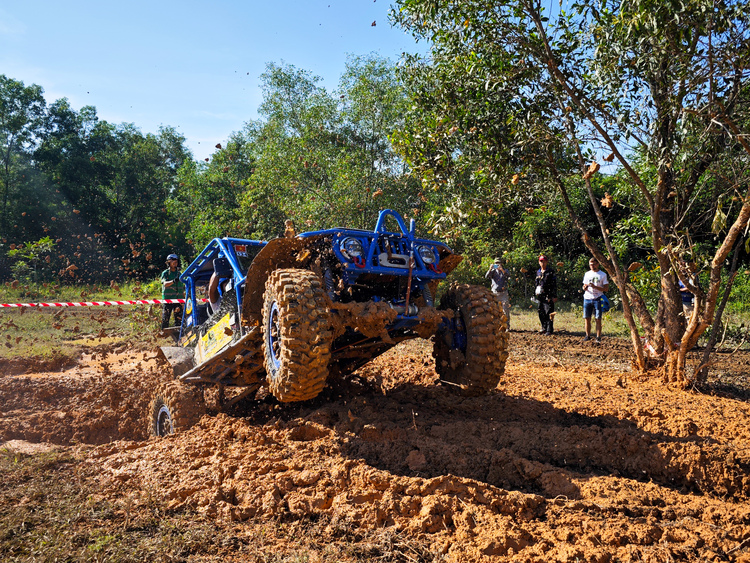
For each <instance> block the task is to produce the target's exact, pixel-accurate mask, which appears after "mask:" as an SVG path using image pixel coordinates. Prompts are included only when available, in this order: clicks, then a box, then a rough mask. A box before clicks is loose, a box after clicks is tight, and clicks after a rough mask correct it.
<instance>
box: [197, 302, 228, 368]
mask: <svg viewBox="0 0 750 563" xmlns="http://www.w3.org/2000/svg"><path fill="white" fill-rule="evenodd" d="M231 325H232V313H227V314H226V315H224V316H223V317H222V318H221V320H220V321H219V322H218V323H216V324H215V325H214V326H212V327H211V329H210V330H208V331H207V332H206V334H204V335H203V336H201V340H200V347H201V358H202V361H205V360H207V359H208V358H210V357H211V356H213V355H215V354H216V353H217V352H218V351H219V350H221V349H222V348H224V346H225V345H226V344H227V343H228V342H230V341H231V340H232V328H231Z"/></svg>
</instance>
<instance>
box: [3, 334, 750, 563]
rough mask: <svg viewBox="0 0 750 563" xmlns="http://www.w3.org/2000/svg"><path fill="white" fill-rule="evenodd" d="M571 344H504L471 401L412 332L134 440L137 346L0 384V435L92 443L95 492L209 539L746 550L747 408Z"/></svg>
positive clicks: (509, 554) (469, 547)
mask: <svg viewBox="0 0 750 563" xmlns="http://www.w3.org/2000/svg"><path fill="white" fill-rule="evenodd" d="M580 340H581V339H580V338H577V337H575V336H574V335H558V336H555V337H552V338H538V337H537V336H536V335H534V334H530V333H513V334H512V337H511V356H510V358H509V360H508V363H507V366H506V375H505V377H504V378H503V381H502V382H501V383H500V385H499V386H498V388H497V390H496V391H494V392H493V393H492V394H490V395H488V396H485V397H461V396H458V395H457V394H455V393H453V392H452V391H451V390H450V389H449V388H446V387H443V386H441V385H439V383H438V381H437V377H436V375H435V371H434V363H433V360H432V356H431V345H430V344H429V343H427V342H425V341H414V342H410V343H406V344H402V345H399V346H397V347H396V348H394V349H393V350H392V351H391V352H389V353H388V354H386V355H384V356H382V357H380V358H378V359H377V360H375V361H374V362H371V363H370V364H368V365H367V366H366V367H365V368H363V369H361V370H360V371H359V372H357V373H356V374H355V375H354V376H353V377H350V378H347V379H346V380H343V381H336V382H331V384H330V385H329V387H328V388H327V389H326V390H325V391H324V393H323V395H322V396H321V397H319V398H318V399H316V400H314V401H310V402H307V403H303V404H291V405H289V404H285V405H281V404H278V403H276V402H275V401H273V400H272V399H271V398H269V397H267V398H260V399H259V400H256V401H247V402H244V403H240V405H238V406H237V408H236V409H235V410H233V411H232V412H230V413H228V414H217V415H214V416H207V417H204V418H203V419H202V420H201V421H200V423H199V424H197V425H196V426H194V427H193V428H192V429H190V430H188V431H186V432H183V433H181V434H178V435H175V436H171V437H169V438H166V439H150V440H144V438H145V423H143V418H144V413H145V412H146V408H147V405H148V401H149V389H151V388H153V387H152V386H153V385H155V382H156V381H158V380H160V379H162V378H163V377H164V374H163V372H162V371H161V370H160V368H159V367H158V366H157V365H156V363H155V362H154V359H153V357H154V356H155V354H154V353H152V352H139V353H137V354H125V353H123V354H119V355H118V354H114V355H113V354H110V355H109V356H108V357H107V358H101V357H98V358H83V359H82V361H81V364H80V365H79V366H78V367H77V368H75V369H73V370H70V371H68V372H65V373H62V374H59V373H58V374H38V375H35V376H28V375H27V376H18V377H6V378H2V379H0V412H1V413H2V415H0V438H1V439H2V440H10V439H24V440H28V441H31V442H42V441H46V442H52V443H56V444H69V443H71V442H72V441H77V442H79V443H85V444H101V445H98V446H97V447H95V448H94V449H93V450H91V451H90V452H89V455H88V462H87V463H90V464H92V466H96V467H97V468H98V469H97V471H98V472H99V483H100V485H101V494H102V495H105V496H107V497H110V498H127V499H128V503H130V504H132V506H133V507H137V506H139V504H144V505H145V503H146V502H147V499H152V498H153V495H154V494H156V495H158V496H159V498H161V499H163V505H164V508H165V509H166V510H171V511H192V510H197V511H199V512H200V513H202V514H204V515H207V516H209V517H211V518H214V519H215V520H216V521H217V522H220V523H222V525H223V526H226V529H227V530H236V529H237V527H238V526H240V527H241V526H243V523H244V522H251V521H255V520H258V519H263V520H268V519H272V520H279V521H311V520H315V521H317V522H323V523H325V533H324V536H325V537H328V538H334V537H340V536H341V535H342V534H346V533H351V531H352V530H379V529H389V530H394V531H395V532H397V533H398V534H401V535H403V536H405V537H408V538H412V539H414V540H415V541H420V542H422V543H423V544H425V545H427V546H429V549H430V551H431V553H433V555H434V557H435V558H437V559H441V558H442V559H444V560H448V561H457V562H469V561H484V560H486V561H514V562H517V561H520V562H526V561H528V562H532V561H576V560H578V561H597V562H600V561H601V562H604V561H617V560H621V561H669V560H688V561H711V560H717V561H719V560H721V561H724V560H739V559H740V558H742V557H744V556H747V555H748V553H750V550H749V547H750V505H749V504H748V503H747V500H748V497H750V477H749V476H748V468H750V447H749V446H750V405H748V404H747V403H745V402H743V401H739V400H737V399H734V398H731V397H717V396H710V395H706V394H698V393H690V392H685V391H680V390H677V389H670V388H668V387H665V386H664V385H663V384H662V383H661V382H660V381H658V380H656V379H651V378H643V377H641V378H637V377H634V376H633V375H632V374H631V373H629V372H628V371H627V366H628V365H629V349H628V348H627V343H623V342H620V341H615V340H612V341H611V342H607V343H606V346H605V345H602V346H601V347H596V346H584V345H583V344H582V343H581V342H580ZM576 350H580V353H578V354H576V352H575V351H576ZM586 354H590V360H586ZM597 354H598V356H597ZM738 361H744V360H738ZM133 509H134V510H135V509H136V508H133Z"/></svg>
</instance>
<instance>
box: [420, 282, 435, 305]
mask: <svg viewBox="0 0 750 563" xmlns="http://www.w3.org/2000/svg"><path fill="white" fill-rule="evenodd" d="M422 295H423V296H424V300H425V303H427V306H428V307H432V306H434V305H435V301H434V300H433V297H432V292H431V291H430V286H429V285H427V284H424V287H423V288H422Z"/></svg>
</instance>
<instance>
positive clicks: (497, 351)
mask: <svg viewBox="0 0 750 563" xmlns="http://www.w3.org/2000/svg"><path fill="white" fill-rule="evenodd" d="M440 309H443V310H446V311H450V312H452V314H451V315H450V323H448V324H449V326H448V328H446V329H445V330H441V331H440V332H438V334H436V335H435V343H434V347H433V355H434V356H435V369H436V370H437V372H438V375H439V376H440V379H441V381H443V382H445V383H447V384H451V385H454V386H456V387H457V388H459V389H460V390H461V391H462V392H463V393H465V394H467V395H479V394H482V393H487V392H488V391H491V390H492V389H494V388H495V387H497V384H498V383H499V382H500V378H501V377H502V375H503V373H504V372H505V362H506V360H507V359H508V332H507V330H506V326H507V325H506V322H505V315H504V314H503V312H502V309H501V307H500V304H499V303H498V301H497V298H496V297H495V296H494V295H493V294H492V292H490V291H489V290H487V289H486V288H483V287H480V286H472V285H454V286H452V287H451V288H450V289H449V290H448V292H447V293H446V294H445V296H443V299H442V300H441V303H440Z"/></svg>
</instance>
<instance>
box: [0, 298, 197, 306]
mask: <svg viewBox="0 0 750 563" xmlns="http://www.w3.org/2000/svg"><path fill="white" fill-rule="evenodd" d="M198 301H199V302H204V301H208V299H198ZM184 302H185V300H184V299H131V300H129V301H80V302H72V303H0V307H98V306H101V305H152V304H158V303H184Z"/></svg>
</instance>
